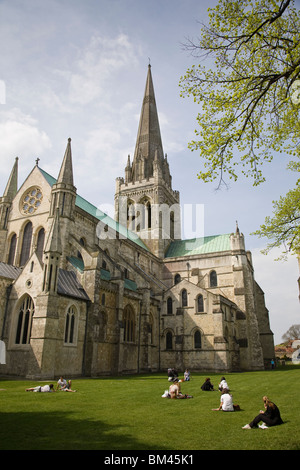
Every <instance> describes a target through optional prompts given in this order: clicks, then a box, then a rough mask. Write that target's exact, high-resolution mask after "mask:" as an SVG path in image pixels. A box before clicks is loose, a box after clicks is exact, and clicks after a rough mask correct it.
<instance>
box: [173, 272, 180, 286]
mask: <svg viewBox="0 0 300 470" xmlns="http://www.w3.org/2000/svg"><path fill="white" fill-rule="evenodd" d="M180 281H181V276H180V274H175V277H174V284H178V283H179V282H180Z"/></svg>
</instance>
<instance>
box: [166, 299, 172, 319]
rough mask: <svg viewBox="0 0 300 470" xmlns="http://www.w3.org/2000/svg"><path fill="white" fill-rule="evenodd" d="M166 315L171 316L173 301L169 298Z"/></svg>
mask: <svg viewBox="0 0 300 470" xmlns="http://www.w3.org/2000/svg"><path fill="white" fill-rule="evenodd" d="M167 314H168V315H173V300H172V298H171V297H168V299H167Z"/></svg>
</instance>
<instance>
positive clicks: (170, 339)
mask: <svg viewBox="0 0 300 470" xmlns="http://www.w3.org/2000/svg"><path fill="white" fill-rule="evenodd" d="M166 349H173V335H172V333H171V331H168V332H167V334H166Z"/></svg>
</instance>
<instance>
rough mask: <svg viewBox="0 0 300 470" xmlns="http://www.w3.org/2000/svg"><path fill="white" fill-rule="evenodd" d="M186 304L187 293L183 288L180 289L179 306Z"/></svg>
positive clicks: (185, 305)
mask: <svg viewBox="0 0 300 470" xmlns="http://www.w3.org/2000/svg"><path fill="white" fill-rule="evenodd" d="M187 305H188V295H187V290H186V289H183V290H182V291H181V307H187Z"/></svg>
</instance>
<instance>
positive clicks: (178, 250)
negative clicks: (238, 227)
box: [165, 234, 231, 258]
mask: <svg viewBox="0 0 300 470" xmlns="http://www.w3.org/2000/svg"><path fill="white" fill-rule="evenodd" d="M227 250H231V245H230V234H225V235H212V236H210V237H201V238H193V239H191V240H176V241H174V242H172V243H171V244H170V246H169V248H168V250H167V253H166V256H165V257H166V258H173V257H178V256H191V255H200V254H206V253H216V252H218V251H227Z"/></svg>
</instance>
